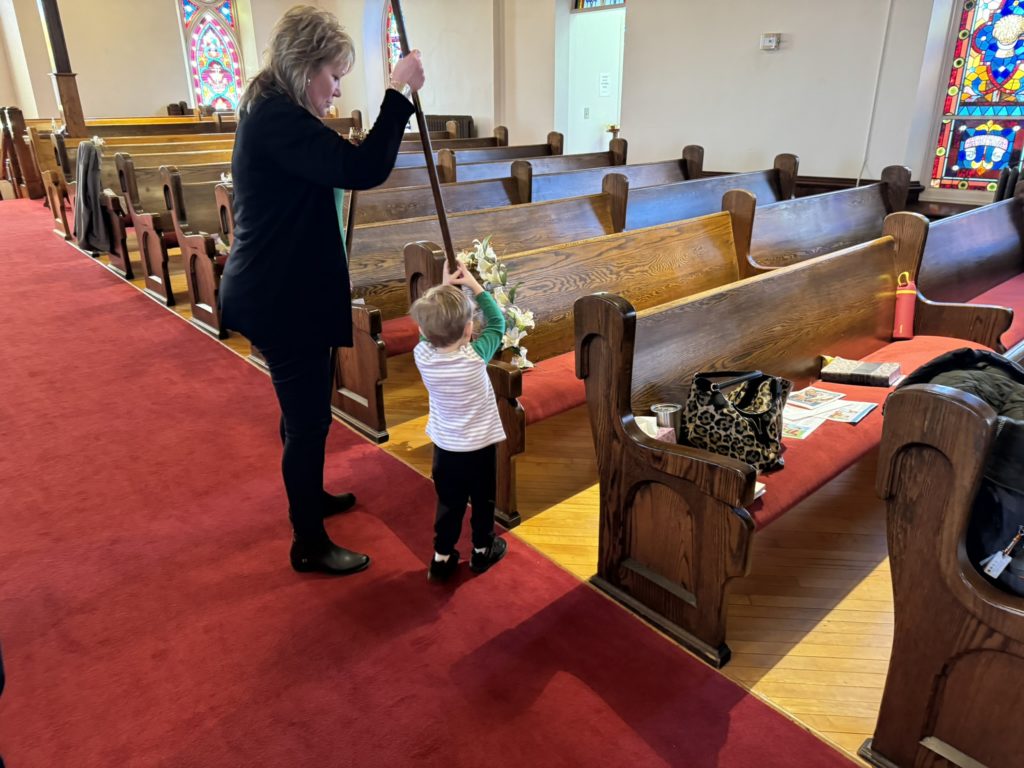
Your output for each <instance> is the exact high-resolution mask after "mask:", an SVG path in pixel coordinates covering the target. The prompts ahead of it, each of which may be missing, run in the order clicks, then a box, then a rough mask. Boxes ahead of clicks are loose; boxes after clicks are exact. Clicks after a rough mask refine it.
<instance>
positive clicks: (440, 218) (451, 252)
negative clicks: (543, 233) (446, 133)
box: [391, 0, 458, 272]
mask: <svg viewBox="0 0 1024 768" xmlns="http://www.w3.org/2000/svg"><path fill="white" fill-rule="evenodd" d="M391 10H392V12H393V13H394V14H395V25H396V26H397V27H398V40H399V43H400V45H401V46H402V55H403V56H408V55H409V51H410V50H411V49H410V48H409V38H408V37H407V36H406V34H405V17H404V16H403V15H402V3H401V2H400V0H391ZM412 103H413V106H414V107H416V122H417V123H418V124H419V127H420V141H422V143H423V154H424V155H425V156H426V161H427V175H428V176H429V177H430V189H431V190H432V191H433V193H434V206H435V207H436V208H437V223H438V224H440V225H441V239H442V241H443V242H444V255H445V258H446V259H447V260H448V268H449V269H450V270H452V271H453V272H454V271H455V269H456V268H457V267H458V265H457V264H456V262H455V248H454V246H453V245H452V233H451V232H450V231H449V229H448V214H447V213H446V212H445V209H444V198H443V197H441V182H440V181H439V180H438V178H437V167H436V166H435V165H434V150H433V148H432V147H431V146H430V130H429V129H428V128H427V121H426V119H424V117H423V107H422V106H420V95H419V93H417V92H416V91H413V92H412Z"/></svg>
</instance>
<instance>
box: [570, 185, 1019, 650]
mask: <svg viewBox="0 0 1024 768" xmlns="http://www.w3.org/2000/svg"><path fill="white" fill-rule="evenodd" d="M734 194H736V193H734ZM895 216H903V217H909V219H906V220H899V221H893V220H890V221H889V222H887V224H886V228H885V232H886V234H885V236H883V237H881V238H879V239H877V240H874V241H871V242H869V243H866V244H863V245H859V246H854V247H852V248H848V249H845V250H842V251H838V252H836V253H833V254H827V255H825V256H820V257H818V258H814V259H810V260H808V261H805V262H801V263H798V264H793V265H791V266H788V267H781V268H779V269H774V270H771V271H770V272H768V273H766V274H761V275H758V276H756V277H752V278H748V279H745V280H742V281H740V282H736V283H733V284H731V285H726V286H723V287H720V288H714V289H711V290H708V291H705V292H704V293H701V294H697V295H695V296H692V297H690V298H684V299H681V300H678V301H674V302H670V303H667V304H663V305H661V306H655V307H650V308H647V309H645V310H643V311H637V309H636V308H634V307H633V306H632V305H631V304H630V302H629V301H627V300H626V299H624V298H621V297H619V296H615V295H612V294H599V295H591V296H587V297H584V298H582V299H581V300H579V301H578V302H577V303H576V306H575V311H574V315H575V330H576V333H575V337H576V374H577V376H578V377H579V378H580V379H582V380H583V381H584V382H585V385H586V396H587V405H588V409H589V412H590V421H591V427H592V432H593V436H594V443H595V447H596V449H597V456H598V474H599V477H600V494H601V502H600V521H601V522H600V529H601V534H600V541H599V558H598V573H597V575H596V576H595V577H594V579H593V583H594V584H595V585H596V586H598V587H599V588H600V589H602V590H604V591H605V592H607V593H608V594H610V595H611V596H613V597H614V598H615V599H617V600H619V601H620V602H622V603H623V604H624V605H626V606H627V607H629V608H631V609H632V610H634V611H636V612H637V613H639V614H640V615H641V616H643V617H644V618H646V619H647V620H648V621H650V622H652V623H654V624H656V625H657V626H658V627H660V628H661V629H662V630H663V631H665V632H666V633H668V634H669V635H671V636H672V637H674V638H676V639H677V640H678V641H679V642H681V643H682V644H684V645H686V646H687V647H688V648H690V649H691V650H692V651H693V652H694V653H696V654H697V655H699V656H701V657H702V658H703V659H705V660H706V661H708V662H709V663H711V664H713V665H715V666H721V665H723V664H725V663H726V662H727V661H728V660H729V657H730V650H729V647H728V645H726V610H725V606H726V593H727V588H728V584H729V582H730V581H731V580H732V579H735V578H739V577H741V576H743V575H745V574H746V573H748V571H749V566H750V557H751V552H750V546H751V542H752V537H753V534H754V532H755V530H757V529H759V528H762V527H764V526H765V525H767V524H768V523H770V522H771V521H772V520H774V519H776V518H778V517H779V516H780V515H782V514H784V513H785V512H786V511H787V510H788V509H790V508H791V507H792V506H794V505H795V504H797V503H798V502H799V501H801V500H802V499H803V498H806V497H807V496H809V495H811V494H813V493H814V491H815V490H817V489H818V488H820V487H821V486H822V485H824V484H826V483H827V482H828V481H829V480H831V479H832V478H833V477H835V476H836V475H838V474H839V473H841V472H842V471H843V470H844V469H846V468H847V467H849V466H851V465H852V464H854V463H855V462H856V461H858V460H859V459H860V458H862V457H863V456H864V455H865V454H867V453H868V452H869V451H870V450H872V448H873V447H874V446H876V445H877V444H878V439H879V437H880V433H881V413H880V410H881V409H880V408H876V409H875V411H873V412H872V413H870V414H869V415H868V416H866V417H865V418H864V419H863V420H862V421H861V422H860V423H859V424H858V425H856V426H855V427H854V426H850V425H846V424H836V423H833V422H827V423H825V424H824V425H822V426H821V427H819V428H818V430H817V431H816V432H815V433H814V435H812V436H811V437H810V438H809V439H807V440H806V441H786V442H785V447H786V450H785V453H784V458H785V461H786V466H785V468H784V469H782V470H781V471H778V472H774V473H770V474H768V475H766V477H765V484H766V486H767V490H766V493H765V495H764V496H763V497H762V498H760V499H757V500H756V501H755V499H754V480H755V475H756V472H755V470H754V468H753V467H752V466H750V465H748V464H745V463H743V462H740V461H736V460H733V459H729V458H725V457H722V456H718V455H716V454H713V453H710V452H707V451H702V450H698V449H694V448H689V447H685V446H678V445H674V444H669V443H666V442H661V441H658V440H653V439H651V438H649V437H647V436H646V435H645V434H644V433H643V432H641V430H640V429H639V427H637V425H636V422H635V420H634V414H649V413H650V408H651V405H653V404H654V403H659V402H675V403H685V402H686V395H687V389H688V386H689V383H690V381H691V380H692V376H693V374H694V373H695V372H697V371H707V370H755V369H757V370H762V371H765V372H767V373H771V374H774V375H778V376H783V377H785V378H787V379H789V380H791V381H792V382H793V384H794V387H795V388H797V389H799V388H801V387H803V386H806V385H808V384H811V383H814V382H815V381H816V380H817V378H818V374H819V369H820V355H821V354H823V353H827V354H832V355H841V356H843V357H848V358H851V359H863V358H867V359H875V360H886V361H888V360H895V361H898V362H900V363H901V364H902V365H903V367H904V368H905V369H906V370H911V369H913V368H916V367H917V366H918V365H920V364H921V363H923V362H926V361H927V360H930V359H932V358H933V357H935V356H936V355H938V354H941V353H942V352H945V351H948V350H951V349H955V348H958V347H962V346H966V345H967V344H966V343H965V342H964V341H962V340H961V339H973V340H974V341H976V342H981V343H985V342H988V343H994V342H995V341H996V339H997V338H998V328H999V326H1000V325H1001V324H1002V323H1005V322H1006V321H1007V318H1006V313H1005V310H998V309H995V308H989V307H975V306H971V305H959V306H950V307H948V308H947V309H948V311H947V313H946V314H945V316H944V318H943V323H942V324H941V325H940V326H936V327H928V328H921V329H919V332H920V333H922V334H927V335H921V336H917V337H915V338H914V339H912V340H909V341H901V342H892V341H891V336H890V334H891V329H892V327H893V317H894V308H895V300H896V284H897V280H896V275H897V266H896V264H897V261H896V255H897V254H896V250H897V243H896V239H895V238H894V237H893V235H894V234H900V235H901V236H903V237H909V236H910V235H911V232H910V231H909V228H907V227H906V226H905V225H906V223H907V222H908V221H917V224H918V229H917V231H916V235H917V236H919V237H921V236H923V233H924V224H925V222H923V221H922V219H923V217H919V216H915V215H913V214H895ZM981 328H984V329H986V333H984V334H981V335H982V336H984V338H978V336H979V333H978V331H979V329H981ZM940 337H959V338H940ZM825 386H827V388H828V389H830V390H837V391H846V392H847V394H848V396H849V399H851V400H871V401H874V402H880V401H881V400H882V398H884V396H885V394H886V393H887V390H886V389H884V388H880V387H856V388H854V387H843V386H841V385H836V384H828V385H825ZM823 451H824V453H823Z"/></svg>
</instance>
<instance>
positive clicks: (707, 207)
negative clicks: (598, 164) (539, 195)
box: [535, 160, 784, 229]
mask: <svg viewBox="0 0 1024 768" xmlns="http://www.w3.org/2000/svg"><path fill="white" fill-rule="evenodd" d="M671 162H672V163H678V161H675V160H673V161H671ZM661 165H663V166H664V165H666V164H661ZM627 168H628V166H627ZM618 170H619V169H616V171H618ZM535 181H537V180H535ZM640 181H641V186H640V188H634V184H633V182H632V180H630V185H629V186H630V190H629V204H628V206H627V208H626V228H627V229H640V228H642V227H649V226H652V225H653V224H657V223H659V222H661V221H664V220H665V218H666V217H669V216H670V217H671V218H673V219H688V218H693V217H694V216H706V215H707V214H709V213H711V212H712V211H716V210H718V209H719V208H721V204H722V195H724V194H725V193H726V192H729V191H730V190H733V189H744V190H746V191H748V192H751V193H752V194H753V195H755V196H756V197H757V200H758V201H759V202H761V203H765V202H771V201H775V200H781V199H784V198H782V197H781V195H782V194H783V193H782V190H781V189H780V188H779V185H778V175H777V174H776V172H775V170H774V169H769V170H767V171H754V172H752V173H736V174H730V175H727V176H709V177H707V178H703V179H696V180H694V181H676V182H674V183H666V184H663V185H652V186H646V185H643V181H644V179H641V180H640Z"/></svg>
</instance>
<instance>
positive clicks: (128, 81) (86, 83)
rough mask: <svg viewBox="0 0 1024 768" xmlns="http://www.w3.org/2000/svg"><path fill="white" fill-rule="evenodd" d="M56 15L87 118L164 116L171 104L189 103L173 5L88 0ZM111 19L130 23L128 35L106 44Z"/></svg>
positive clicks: (121, 33)
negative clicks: (76, 74) (65, 41)
mask: <svg viewBox="0 0 1024 768" xmlns="http://www.w3.org/2000/svg"><path fill="white" fill-rule="evenodd" d="M60 14H61V21H62V22H63V24H64V36H65V38H66V39H67V44H68V55H69V56H70V57H71V67H72V69H73V70H74V71H75V72H77V73H78V92H79V94H80V95H81V97H82V109H83V111H84V112H85V117H86V119H90V118H98V117H124V116H132V115H166V114H167V105H168V104H169V103H172V102H174V103H176V102H178V101H182V100H185V101H188V100H189V91H190V87H189V81H188V75H187V70H186V69H185V63H184V57H183V53H182V43H181V30H180V22H179V21H178V12H177V9H176V7H175V5H174V3H172V2H165V1H164V0H150V2H136V1H135V0H89V2H84V3H77V2H76V3H61V4H60ZM111 19H125V20H126V21H127V20H129V19H130V20H131V24H130V26H131V29H130V34H128V33H127V32H128V30H122V31H119V33H118V36H117V40H116V41H113V40H110V39H109V36H110V33H111V31H112V26H111Z"/></svg>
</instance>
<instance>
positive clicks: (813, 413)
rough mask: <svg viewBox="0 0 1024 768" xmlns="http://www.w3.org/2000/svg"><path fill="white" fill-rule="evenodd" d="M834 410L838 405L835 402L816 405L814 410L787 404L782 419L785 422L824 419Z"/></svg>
mask: <svg viewBox="0 0 1024 768" xmlns="http://www.w3.org/2000/svg"><path fill="white" fill-rule="evenodd" d="M834 410H836V404H835V403H834V402H831V403H824V404H822V405H816V406H814V407H813V408H797V407H796V406H794V405H790V404H789V403H786V405H785V407H784V408H783V409H782V418H783V420H784V421H804V420H805V419H822V418H824V417H826V416H828V414H830V413H832V411H834Z"/></svg>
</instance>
